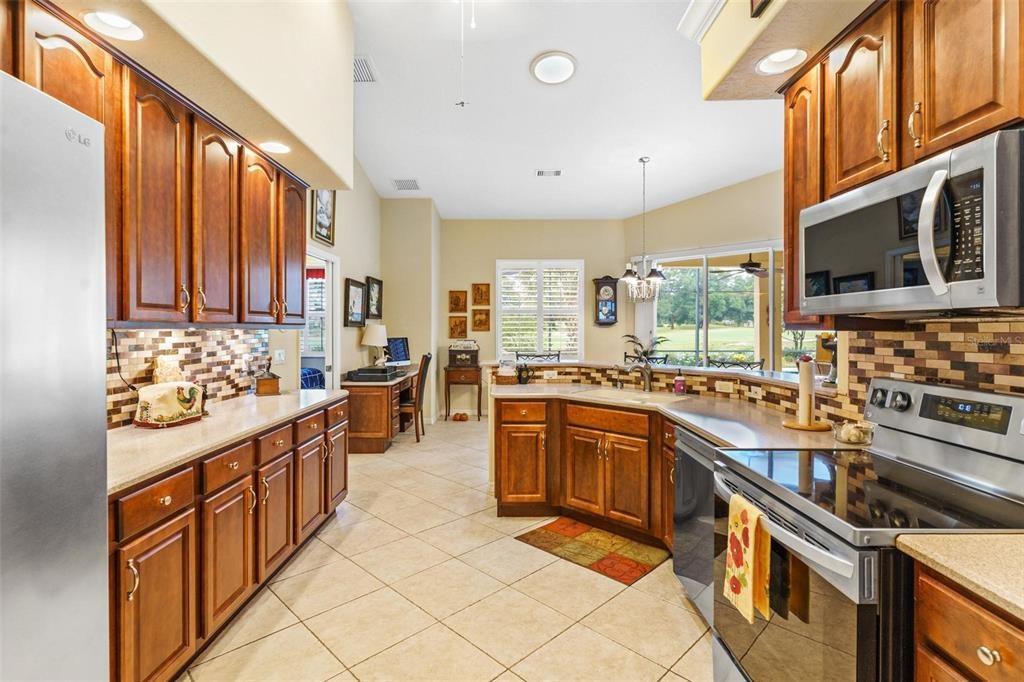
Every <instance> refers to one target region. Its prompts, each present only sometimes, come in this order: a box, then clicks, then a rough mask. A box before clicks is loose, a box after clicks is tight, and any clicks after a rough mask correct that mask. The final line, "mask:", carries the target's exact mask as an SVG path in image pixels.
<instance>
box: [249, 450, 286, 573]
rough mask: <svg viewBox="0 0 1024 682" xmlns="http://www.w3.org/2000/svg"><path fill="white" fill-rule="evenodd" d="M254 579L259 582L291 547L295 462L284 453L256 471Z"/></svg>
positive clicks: (274, 567)
mask: <svg viewBox="0 0 1024 682" xmlns="http://www.w3.org/2000/svg"><path fill="white" fill-rule="evenodd" d="M256 481H257V483H259V486H258V487H257V489H256V490H257V493H258V494H259V495H260V503H259V504H258V505H257V508H256V578H257V580H258V581H259V582H263V581H264V580H265V579H266V578H267V576H269V575H270V574H271V573H273V572H274V570H275V569H277V567H278V566H280V565H281V564H283V563H284V561H285V560H286V559H287V558H288V557H289V556H291V553H292V552H293V551H294V550H295V524H294V522H293V519H294V518H295V516H294V513H295V508H294V499H295V462H294V460H293V458H292V453H290V452H289V453H288V454H286V455H284V456H283V457H281V458H280V459H277V460H275V461H273V462H270V463H269V464H266V465H264V466H262V467H260V468H259V469H257V470H256Z"/></svg>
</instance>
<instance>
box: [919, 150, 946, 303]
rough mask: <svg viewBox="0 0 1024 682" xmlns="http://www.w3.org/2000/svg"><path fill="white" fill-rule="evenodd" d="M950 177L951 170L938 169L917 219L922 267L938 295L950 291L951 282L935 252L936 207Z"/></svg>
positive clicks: (927, 190) (927, 189) (925, 194)
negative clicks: (944, 273)
mask: <svg viewBox="0 0 1024 682" xmlns="http://www.w3.org/2000/svg"><path fill="white" fill-rule="evenodd" d="M948 177H949V171H947V170H937V171H935V174H934V175H932V179H931V180H929V181H928V187H927V188H926V189H925V190H924V198H923V199H922V200H921V210H920V211H919V212H918V219H917V250H918V251H919V252H920V253H921V267H923V268H924V275H925V277H927V278H928V286H930V287H931V288H932V293H933V294H935V295H936V296H944V295H946V294H947V293H948V292H949V284H947V283H946V278H945V276H944V275H943V274H942V268H940V267H939V258H938V256H937V255H936V253H935V209H936V208H937V207H938V205H939V200H940V199H941V198H942V188H943V187H944V186H945V184H946V179H947V178H948Z"/></svg>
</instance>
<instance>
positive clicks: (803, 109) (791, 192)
mask: <svg viewBox="0 0 1024 682" xmlns="http://www.w3.org/2000/svg"><path fill="white" fill-rule="evenodd" d="M820 86H821V66H820V65H819V66H815V67H813V68H812V69H811V70H810V71H808V72H807V73H806V74H804V75H803V76H802V77H801V78H800V80H798V81H797V82H796V83H794V84H793V85H792V86H791V87H790V88H789V90H787V91H786V106H785V112H786V114H785V115H786V124H785V161H784V166H785V193H784V197H783V201H784V203H785V207H784V212H785V220H784V227H783V235H784V241H785V259H786V266H785V277H786V282H785V288H784V296H785V301H784V303H785V308H784V320H785V323H786V325H787V327H794V326H807V327H814V326H820V325H821V324H822V320H821V318H820V317H819V316H817V315H808V316H804V315H801V314H800V291H801V289H802V287H803V281H802V277H801V276H800V242H801V240H802V239H803V233H802V231H801V230H800V211H802V210H803V209H805V208H807V207H808V206H813V205H814V204H816V203H818V202H819V201H821V199H822V196H821V186H822V182H821V175H822V172H821V170H822V169H821V141H822V140H821V87H820Z"/></svg>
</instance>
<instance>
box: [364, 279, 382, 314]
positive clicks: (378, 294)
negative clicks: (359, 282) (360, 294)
mask: <svg viewBox="0 0 1024 682" xmlns="http://www.w3.org/2000/svg"><path fill="white" fill-rule="evenodd" d="M383 316H384V282H382V281H381V280H379V279H377V278H376V277H370V276H367V277H366V319H368V320H379V319H381V318H382V317H383Z"/></svg>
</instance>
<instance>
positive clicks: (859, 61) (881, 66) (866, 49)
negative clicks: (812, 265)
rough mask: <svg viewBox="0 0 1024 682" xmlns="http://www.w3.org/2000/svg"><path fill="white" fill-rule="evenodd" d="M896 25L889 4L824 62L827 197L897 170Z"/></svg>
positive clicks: (894, 8) (893, 5) (893, 4)
mask: <svg viewBox="0 0 1024 682" xmlns="http://www.w3.org/2000/svg"><path fill="white" fill-rule="evenodd" d="M983 1H986V2H987V1H988V0H983ZM897 26H898V23H897V3H896V2H895V1H891V2H889V3H887V4H885V5H882V6H881V7H880V8H879V9H878V10H877V11H875V12H874V13H873V14H871V15H870V16H869V17H868V18H867V19H866V20H864V22H863V23H861V24H860V25H859V26H857V27H856V28H854V30H853V31H852V32H851V33H850V34H849V35H848V36H846V37H845V38H844V39H843V40H841V41H840V42H839V43H838V44H837V45H836V47H835V48H834V49H832V51H831V52H830V53H829V55H828V57H827V58H826V60H825V77H824V78H825V83H824V95H825V97H824V102H825V107H824V109H825V154H824V158H825V193H826V194H827V195H828V196H833V195H835V194H838V193H839V192H842V191H844V190H847V189H850V188H851V187H855V186H857V185H860V184H863V183H865V182H867V181H869V180H873V179H874V178H877V177H880V176H882V175H885V174H886V173H890V172H892V171H894V170H896V169H897V167H898V158H897V157H898V156H899V155H898V154H897V153H896V139H897V138H896V135H897V128H898V127H899V126H898V122H897V121H896V114H897V110H896V63H895V62H896V56H897V54H898V50H897V49H896V45H895V43H896V34H897V30H896V29H897Z"/></svg>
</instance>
